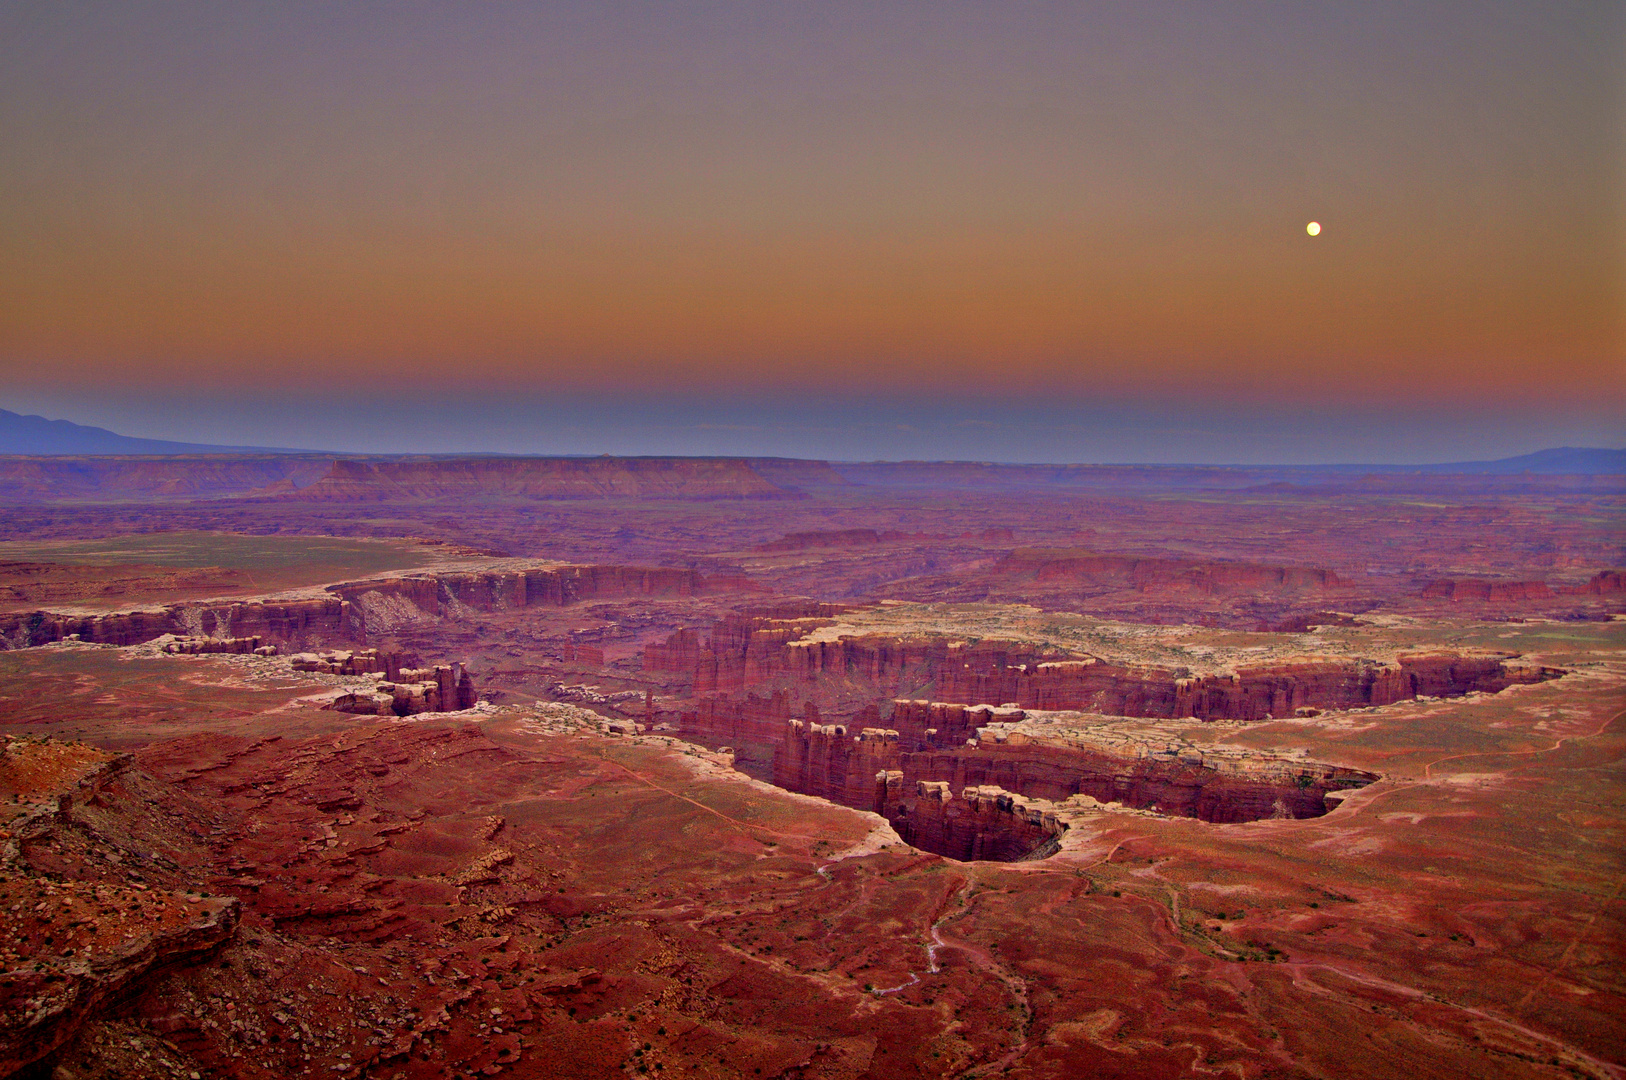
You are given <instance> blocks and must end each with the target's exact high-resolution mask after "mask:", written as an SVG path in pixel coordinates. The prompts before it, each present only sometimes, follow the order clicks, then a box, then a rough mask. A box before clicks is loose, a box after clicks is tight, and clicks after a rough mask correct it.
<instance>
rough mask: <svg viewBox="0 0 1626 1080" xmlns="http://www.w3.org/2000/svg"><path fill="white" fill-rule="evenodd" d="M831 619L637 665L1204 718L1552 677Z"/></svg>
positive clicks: (1280, 712) (732, 628)
mask: <svg viewBox="0 0 1626 1080" xmlns="http://www.w3.org/2000/svg"><path fill="white" fill-rule="evenodd" d="M833 618H834V616H833V614H831V615H808V616H805V617H798V618H770V617H763V616H736V617H732V618H729V619H724V620H722V621H720V622H719V623H718V624H717V626H716V627H715V628H714V630H713V632H712V636H711V637H710V638H709V639H706V640H702V639H701V637H700V635H699V634H698V632H696V631H694V630H681V631H679V632H678V633H676V634H674V635H672V637H671V638H669V639H668V640H667V642H666V643H665V644H664V645H660V646H651V647H649V648H648V649H646V650H645V654H644V666H645V668H646V670H651V671H663V672H675V673H688V674H689V675H690V676H691V677H692V680H693V690H694V692H695V693H711V692H724V693H734V692H739V691H741V690H744V689H747V688H751V687H761V686H763V685H765V684H774V683H777V684H780V685H784V684H792V685H794V684H797V683H802V684H812V683H817V682H819V681H820V680H829V679H839V680H845V681H849V682H858V683H862V684H864V685H866V686H868V687H871V688H873V690H874V691H875V694H876V696H877V697H881V696H895V695H898V694H899V693H900V692H903V691H906V690H908V689H909V688H911V687H915V686H921V685H925V684H930V685H931V687H932V690H931V693H932V696H933V698H934V700H937V701H941V702H957V703H962V704H967V705H1004V704H1011V705H1015V706H1017V707H1019V708H1024V709H1056V710H1067V709H1077V710H1085V711H1089V712H1101V713H1108V714H1111V715H1116V716H1138V717H1163V718H1172V717H1180V716H1194V717H1197V718H1199V719H1204V720H1220V719H1228V720H1262V719H1266V718H1270V717H1286V716H1292V715H1293V714H1294V713H1295V712H1296V711H1297V710H1299V709H1304V708H1316V709H1350V708H1360V707H1364V706H1368V705H1388V704H1392V703H1394V702H1396V701H1405V700H1409V699H1411V698H1415V697H1417V696H1418V695H1420V694H1425V695H1432V696H1436V697H1454V696H1460V695H1462V694H1466V693H1470V692H1472V691H1484V692H1488V693H1494V692H1496V691H1499V690H1503V689H1506V688H1507V687H1509V686H1512V685H1515V684H1519V683H1534V682H1541V681H1543V680H1545V679H1550V678H1555V677H1557V676H1558V675H1560V674H1562V672H1560V671H1557V670H1556V669H1552V668H1545V667H1542V666H1540V665H1535V664H1529V663H1525V662H1523V661H1520V660H1519V659H1518V658H1517V657H1516V656H1514V655H1513V654H1507V653H1496V654H1493V653H1481V654H1474V655H1458V654H1452V653H1430V654H1413V655H1402V656H1400V657H1398V658H1397V659H1396V660H1395V661H1394V662H1392V663H1380V662H1377V661H1372V660H1353V659H1351V660H1346V659H1326V658H1315V657H1306V658H1302V659H1291V660H1285V661H1282V662H1279V663H1272V664H1262V665H1258V666H1255V667H1245V668H1239V669H1237V670H1236V671H1235V672H1233V673H1228V674H1207V675H1197V676H1191V675H1188V674H1186V673H1185V672H1182V671H1179V670H1174V669H1169V668H1159V667H1151V666H1132V665H1126V664H1115V663H1111V662H1108V661H1106V660H1102V659H1099V658H1096V657H1077V658H1062V657H1060V656H1059V655H1057V654H1051V653H1044V652H1041V651H1038V650H1034V649H1032V648H1029V647H1025V646H1020V645H1016V644H1014V643H1010V642H1000V641H993V640H988V641H981V642H977V643H975V644H971V645H967V644H964V643H960V642H955V641H950V640H948V639H946V638H943V637H920V638H896V637H887V636H875V635H866V636H842V637H839V638H835V639H825V638H819V637H817V636H810V635H811V634H812V631H814V630H815V629H817V628H819V627H821V626H826V625H829V624H830V623H831V622H832V621H833ZM927 726H933V725H927ZM951 726H952V725H951Z"/></svg>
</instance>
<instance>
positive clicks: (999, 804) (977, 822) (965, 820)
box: [888, 780, 1067, 862]
mask: <svg viewBox="0 0 1626 1080" xmlns="http://www.w3.org/2000/svg"><path fill="white" fill-rule="evenodd" d="M893 786H899V787H901V786H902V785H901V781H895V782H894V785H893ZM914 796H915V797H914V798H912V799H904V798H898V799H895V800H894V799H890V798H889V800H888V803H889V805H890V806H892V807H893V810H892V813H891V815H890V816H891V819H892V824H893V827H894V828H895V829H896V830H897V832H898V835H899V836H901V837H902V838H903V840H904V842H905V843H907V844H911V845H913V846H915V847H917V848H920V849H921V850H923V851H931V852H936V853H937V854H939V855H946V856H948V857H949V858H951V859H960V860H962V861H969V860H977V859H986V860H990V861H994V862H1020V861H1022V860H1024V859H1031V858H1035V857H1043V856H1044V855H1046V854H1049V853H1050V852H1051V851H1053V850H1054V849H1055V846H1056V844H1057V842H1058V841H1059V840H1060V839H1061V834H1062V833H1064V832H1066V831H1067V826H1066V825H1065V824H1064V823H1063V822H1062V821H1061V820H1060V819H1059V818H1058V817H1057V815H1056V814H1055V813H1053V812H1047V811H1044V810H1041V809H1038V808H1035V807H1030V806H1028V805H1027V802H1026V800H1024V799H1023V798H1022V797H1021V796H1018V795H1012V794H1011V793H1010V792H1008V791H1004V790H1002V789H1000V788H997V787H968V788H965V789H964V790H963V791H961V792H960V793H959V797H958V798H957V797H956V796H955V793H954V792H952V791H950V790H949V786H948V785H947V784H946V783H942V782H933V781H929V780H921V781H918V782H917V783H916V784H915V792H914Z"/></svg>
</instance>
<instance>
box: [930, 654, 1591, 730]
mask: <svg viewBox="0 0 1626 1080" xmlns="http://www.w3.org/2000/svg"><path fill="white" fill-rule="evenodd" d="M1560 674H1562V672H1559V671H1557V670H1556V669H1552V668H1545V667H1541V666H1540V665H1535V664H1527V663H1522V662H1520V661H1519V660H1518V659H1517V658H1516V657H1514V656H1512V655H1511V654H1501V655H1477V656H1462V655H1457V654H1452V653H1433V654H1417V655H1410V656H1405V655H1403V656H1400V657H1399V658H1398V659H1397V661H1396V662H1395V663H1378V662H1376V661H1371V660H1352V661H1342V660H1316V659H1306V660H1301V661H1286V662H1282V663H1279V664H1269V665H1261V666H1259V667H1252V668H1241V669H1238V670H1237V671H1236V672H1235V673H1234V674H1229V675H1202V676H1196V677H1180V676H1178V675H1177V674H1176V673H1175V672H1172V671H1168V670H1165V669H1159V668H1138V667H1125V666H1120V665H1116V664H1110V663H1106V662H1105V661H1101V660H1095V659H1085V660H1066V661H1049V662H1041V663H1037V664H1021V665H1017V666H1014V667H1003V668H989V667H981V669H980V670H979V668H977V667H973V666H971V665H970V664H962V665H960V666H959V667H958V668H954V667H948V668H945V669H944V670H943V671H942V672H941V673H940V675H939V677H938V679H937V684H936V696H937V697H938V698H939V699H941V700H945V701H964V702H970V703H979V702H1001V703H1006V702H1009V703H1014V704H1017V705H1019V706H1021V707H1022V708H1026V709H1082V710H1088V711H1090V712H1102V713H1109V714H1113V715H1117V716H1146V717H1170V718H1172V717H1177V716H1194V717H1197V718H1198V719H1202V720H1264V719H1268V718H1272V717H1284V716H1292V715H1293V714H1294V713H1295V712H1296V711H1297V710H1299V709H1302V708H1316V709H1352V708H1362V707H1365V706H1368V705H1390V704H1393V703H1394V702H1396V701H1407V700H1410V699H1412V698H1415V697H1417V696H1418V695H1420V694H1421V695H1431V696H1435V697H1460V696H1461V695H1463V694H1466V693H1470V692H1473V691H1483V692H1486V693H1495V692H1497V691H1499V690H1505V689H1507V688H1508V687H1509V686H1512V685H1515V684H1518V683H1535V682H1541V681H1543V680H1546V679H1550V678H1556V677H1557V676H1558V675H1560Z"/></svg>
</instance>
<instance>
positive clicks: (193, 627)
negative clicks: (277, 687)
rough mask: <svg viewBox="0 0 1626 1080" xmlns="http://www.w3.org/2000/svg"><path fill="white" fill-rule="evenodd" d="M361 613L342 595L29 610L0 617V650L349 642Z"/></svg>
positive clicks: (358, 627) (357, 628)
mask: <svg viewBox="0 0 1626 1080" xmlns="http://www.w3.org/2000/svg"><path fill="white" fill-rule="evenodd" d="M361 629H362V628H361V624H360V621H359V619H358V617H357V613H356V612H355V611H354V610H353V609H352V608H351V606H350V604H349V603H348V602H347V601H345V600H341V599H339V598H338V597H324V598H320V599H311V600H287V601H279V602H272V601H263V602H262V601H254V602H248V603H220V604H208V605H205V604H171V605H169V606H168V607H164V608H160V609H157V610H155V611H128V612H120V613H118V614H113V615H84V616H78V615H62V614H58V613H55V612H49V611H29V612H22V613H20V614H15V615H5V616H0V647H5V648H13V649H19V648H26V647H28V646H31V645H45V644H48V643H50V642H52V641H61V640H62V639H63V638H66V637H69V636H70V635H75V634H77V635H78V636H79V639H80V640H81V641H88V642H93V643H95V644H98V645H139V644H140V643H141V642H143V641H151V640H152V639H153V638H156V637H161V636H163V635H164V634H179V635H182V636H189V635H190V636H200V635H201V636H206V637H213V638H247V637H258V638H261V639H262V640H263V641H265V642H274V643H279V644H285V643H289V642H296V641H297V642H311V643H318V642H327V641H344V640H349V639H350V638H352V637H353V636H354V635H356V634H357V633H359V632H361Z"/></svg>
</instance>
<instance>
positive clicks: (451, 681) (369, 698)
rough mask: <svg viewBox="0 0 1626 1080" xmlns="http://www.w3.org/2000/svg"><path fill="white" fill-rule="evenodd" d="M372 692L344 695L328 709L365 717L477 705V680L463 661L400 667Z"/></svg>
mask: <svg viewBox="0 0 1626 1080" xmlns="http://www.w3.org/2000/svg"><path fill="white" fill-rule="evenodd" d="M392 678H394V679H398V680H400V681H394V682H381V683H379V684H378V686H377V687H375V688H374V690H373V691H372V692H371V693H360V694H345V695H344V696H343V697H340V698H338V699H337V700H336V701H334V702H333V704H331V705H329V706H328V708H330V709H332V710H334V711H335V712H346V713H359V714H362V715H365V716H415V715H417V714H419V713H430V712H455V711H456V710H458V709H467V708H470V707H472V706H473V705H474V703H475V701H477V700H478V696H477V695H476V693H475V690H474V680H473V679H472V678H471V677H470V675H469V673H468V672H467V671H465V670H464V669H463V665H462V664H445V665H442V666H439V667H434V668H424V669H413V668H404V669H401V670H400V672H399V674H398V675H395V676H393V677H392Z"/></svg>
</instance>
